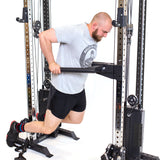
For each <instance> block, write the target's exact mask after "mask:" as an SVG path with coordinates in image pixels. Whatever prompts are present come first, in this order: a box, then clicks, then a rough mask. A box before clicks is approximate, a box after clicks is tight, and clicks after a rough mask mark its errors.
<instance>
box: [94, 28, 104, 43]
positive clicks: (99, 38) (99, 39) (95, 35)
mask: <svg viewBox="0 0 160 160" xmlns="http://www.w3.org/2000/svg"><path fill="white" fill-rule="evenodd" d="M97 32H98V29H96V30H95V31H94V32H92V38H93V39H94V40H95V41H96V42H99V41H101V39H102V37H101V36H99V35H97Z"/></svg>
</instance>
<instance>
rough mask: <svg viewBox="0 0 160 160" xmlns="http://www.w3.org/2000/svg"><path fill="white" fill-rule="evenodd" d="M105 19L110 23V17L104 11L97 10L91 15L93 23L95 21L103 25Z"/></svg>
mask: <svg viewBox="0 0 160 160" xmlns="http://www.w3.org/2000/svg"><path fill="white" fill-rule="evenodd" d="M106 21H108V22H109V23H112V19H111V17H110V15H109V14H108V13H106V12H99V13H97V14H96V15H95V16H94V17H93V19H92V21H91V23H92V24H93V23H95V22H96V23H98V24H99V25H103V24H104V23H105V22H106Z"/></svg>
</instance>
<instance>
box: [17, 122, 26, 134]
mask: <svg viewBox="0 0 160 160" xmlns="http://www.w3.org/2000/svg"><path fill="white" fill-rule="evenodd" d="M24 125H25V123H17V125H16V129H17V131H18V132H25V130H24Z"/></svg>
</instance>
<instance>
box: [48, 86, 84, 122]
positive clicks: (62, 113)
mask: <svg viewBox="0 0 160 160" xmlns="http://www.w3.org/2000/svg"><path fill="white" fill-rule="evenodd" d="M47 108H48V109H49V110H51V112H52V114H53V115H54V116H56V117H57V118H60V119H64V118H65V117H66V116H67V114H68V113H69V112H70V111H71V110H72V111H76V112H83V111H84V110H85V108H86V95H85V90H83V91H82V92H80V93H77V94H65V93H62V92H60V91H58V90H56V89H55V88H54V87H53V86H52V85H51V87H50V92H49V96H48V104H47Z"/></svg>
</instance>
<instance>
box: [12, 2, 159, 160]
mask: <svg viewBox="0 0 160 160" xmlns="http://www.w3.org/2000/svg"><path fill="white" fill-rule="evenodd" d="M36 2H37V0H24V7H23V13H22V19H20V18H17V19H16V20H17V21H18V22H20V23H24V26H25V27H24V29H25V53H26V79H27V82H26V83H27V99H28V100H27V102H28V118H29V119H30V121H32V120H36V113H37V112H39V114H44V112H45V109H46V108H45V105H46V103H47V101H44V100H43V99H45V98H47V97H48V93H49V88H50V79H51V73H50V71H49V69H48V63H47V61H46V59H45V58H44V56H43V54H42V57H41V61H42V63H41V65H42V66H41V69H42V78H41V79H42V82H41V86H42V88H41V89H40V90H39V89H38V86H39V84H38V83H39V81H38V76H39V75H38V62H37V57H38V59H39V56H38V54H39V40H38V34H39V31H40V29H41V31H44V30H47V29H49V28H50V17H51V16H50V4H51V1H50V0H41V1H38V3H37V4H38V14H35V8H36ZM132 4H133V0H118V7H117V17H116V20H114V21H113V26H114V27H115V28H116V29H117V39H118V40H117V56H116V61H115V63H114V64H112V63H103V62H94V63H93V64H92V66H91V67H89V68H61V71H62V72H83V73H97V74H100V75H102V76H105V77H108V78H111V79H114V80H116V82H115V83H116V84H115V86H116V99H115V110H114V115H115V117H114V119H115V120H114V126H113V132H114V135H113V142H112V144H109V145H108V147H107V148H106V151H105V153H104V154H103V155H102V156H101V160H112V159H113V160H119V159H121V160H143V159H144V160H159V157H156V156H152V155H149V154H145V153H142V146H143V144H142V138H143V123H144V122H143V119H144V110H143V86H144V58H145V30H146V5H147V0H139V23H138V48H137V76H136V94H135V95H130V96H129V95H128V94H129V93H128V88H129V59H130V46H131V37H132V32H133V24H132ZM39 9H40V10H41V12H40V10H39ZM133 126H135V128H134V127H133ZM134 129H136V131H137V132H136V134H135V133H134ZM133 133H134V134H133ZM58 134H64V135H66V136H70V137H72V138H73V139H75V140H78V139H79V138H78V137H77V136H76V135H75V133H74V132H72V131H68V130H64V129H62V128H61V126H59V127H58V128H57V130H56V131H54V132H53V133H52V134H51V135H42V134H30V135H29V136H28V138H26V139H25V140H24V139H21V138H19V137H18V139H17V142H16V143H15V147H16V151H20V150H21V152H20V154H19V157H17V158H15V160H21V159H25V158H24V157H23V153H24V152H26V150H27V149H32V150H35V151H37V152H40V153H42V154H44V155H46V156H47V157H52V156H53V155H52V154H51V153H50V152H49V151H48V149H47V148H46V147H44V146H41V145H39V144H38V143H39V142H41V141H43V140H45V139H46V138H48V137H57V135H58ZM133 142H134V144H135V145H133Z"/></svg>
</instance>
